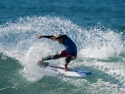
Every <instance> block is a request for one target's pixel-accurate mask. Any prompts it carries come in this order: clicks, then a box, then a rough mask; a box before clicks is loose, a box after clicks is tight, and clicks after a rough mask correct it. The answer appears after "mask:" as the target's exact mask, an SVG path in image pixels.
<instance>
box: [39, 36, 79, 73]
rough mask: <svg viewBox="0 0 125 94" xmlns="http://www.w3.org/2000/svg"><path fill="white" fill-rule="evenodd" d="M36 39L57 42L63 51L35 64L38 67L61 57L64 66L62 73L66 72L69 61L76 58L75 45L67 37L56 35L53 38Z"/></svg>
mask: <svg viewBox="0 0 125 94" xmlns="http://www.w3.org/2000/svg"><path fill="white" fill-rule="evenodd" d="M37 38H38V39H40V38H49V39H51V40H53V41H57V42H58V43H59V44H62V45H64V47H65V50H63V51H61V52H60V53H58V54H56V55H49V56H47V57H44V58H42V59H41V60H39V61H37V64H38V65H40V64H41V63H42V62H43V61H45V60H51V59H58V58H62V57H66V58H65V66H64V71H67V66H68V64H69V62H70V61H71V60H74V59H75V58H76V57H77V47H76V44H75V43H74V42H73V41H72V40H71V39H70V38H69V37H68V36H67V35H61V34H58V35H57V36H56V37H55V36H41V35H38V36H37Z"/></svg>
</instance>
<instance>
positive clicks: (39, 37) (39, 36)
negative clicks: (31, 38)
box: [37, 35, 54, 39]
mask: <svg viewBox="0 0 125 94" xmlns="http://www.w3.org/2000/svg"><path fill="white" fill-rule="evenodd" d="M52 37H54V36H41V35H38V36H37V38H38V39H41V38H49V39H50V38H52Z"/></svg>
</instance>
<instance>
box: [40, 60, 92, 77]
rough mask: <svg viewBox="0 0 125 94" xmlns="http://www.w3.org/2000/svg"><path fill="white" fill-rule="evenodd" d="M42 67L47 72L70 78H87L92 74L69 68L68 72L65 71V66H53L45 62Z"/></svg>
mask: <svg viewBox="0 0 125 94" xmlns="http://www.w3.org/2000/svg"><path fill="white" fill-rule="evenodd" d="M40 67H41V68H43V70H45V71H46V72H50V73H53V74H57V75H62V76H68V77H85V76H89V75H91V74H92V72H89V71H87V70H84V69H79V68H74V67H68V70H67V71H66V72H65V71H64V65H57V64H51V63H48V62H43V63H42V64H40Z"/></svg>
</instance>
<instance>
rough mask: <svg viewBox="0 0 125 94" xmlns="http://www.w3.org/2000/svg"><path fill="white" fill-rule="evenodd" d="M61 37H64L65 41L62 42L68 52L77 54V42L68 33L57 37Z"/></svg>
mask: <svg viewBox="0 0 125 94" xmlns="http://www.w3.org/2000/svg"><path fill="white" fill-rule="evenodd" d="M42 37H45V38H51V37H54V36H42ZM60 38H64V41H63V42H62V45H64V47H65V48H66V52H67V53H68V54H72V55H75V56H76V55H77V47H76V44H75V43H74V42H73V41H72V40H71V39H70V38H69V37H68V36H67V35H61V36H60V37H58V38H56V39H60Z"/></svg>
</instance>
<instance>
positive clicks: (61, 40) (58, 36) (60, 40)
mask: <svg viewBox="0 0 125 94" xmlns="http://www.w3.org/2000/svg"><path fill="white" fill-rule="evenodd" d="M61 36H62V35H61V34H58V35H57V36H56V38H57V39H56V41H57V42H58V43H59V44H61V43H63V41H64V39H65V38H60V37H61ZM58 38H59V39H58Z"/></svg>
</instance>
